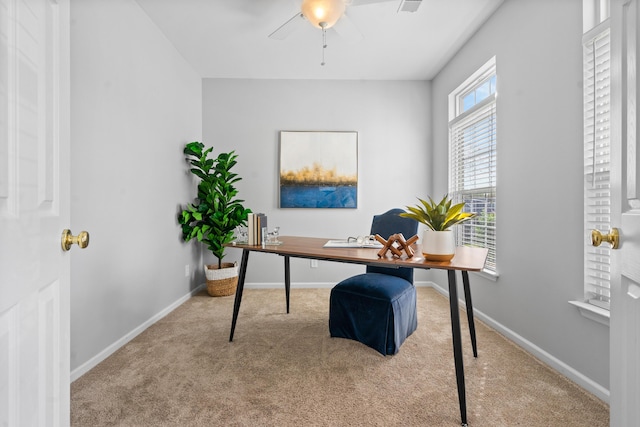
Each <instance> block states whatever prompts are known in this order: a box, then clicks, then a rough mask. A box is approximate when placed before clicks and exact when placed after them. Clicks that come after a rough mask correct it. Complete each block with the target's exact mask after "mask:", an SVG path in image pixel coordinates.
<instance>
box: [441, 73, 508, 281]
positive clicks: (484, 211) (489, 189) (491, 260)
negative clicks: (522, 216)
mask: <svg viewBox="0 0 640 427" xmlns="http://www.w3.org/2000/svg"><path fill="white" fill-rule="evenodd" d="M489 65H490V66H489V67H488V69H487V66H486V65H485V67H484V70H482V77H481V78H480V79H477V80H475V82H476V83H474V84H472V86H471V88H470V89H469V86H468V85H463V86H462V87H461V88H459V90H458V91H457V92H454V93H453V94H452V95H454V96H452V97H450V100H451V101H454V102H456V104H457V108H456V112H457V113H458V114H457V116H456V117H455V118H453V119H452V120H451V121H450V122H449V195H450V196H451V197H452V198H453V199H454V202H455V203H459V202H465V211H466V212H475V213H476V214H477V215H476V217H475V218H473V219H472V220H470V221H467V222H464V223H462V224H459V225H457V226H456V227H455V229H456V230H455V231H456V239H457V242H456V243H457V244H458V245H464V246H476V247H484V248H487V249H489V255H488V257H487V262H486V264H485V271H486V272H488V273H491V274H497V269H496V167H497V163H496V91H495V84H496V75H495V62H493V63H491V64H489ZM474 91H475V92H476V96H475V101H474V102H473V105H469V99H468V98H469V94H470V93H473V92H474ZM479 94H482V95H481V96H479ZM461 101H462V102H461ZM462 111H463V112H462Z"/></svg>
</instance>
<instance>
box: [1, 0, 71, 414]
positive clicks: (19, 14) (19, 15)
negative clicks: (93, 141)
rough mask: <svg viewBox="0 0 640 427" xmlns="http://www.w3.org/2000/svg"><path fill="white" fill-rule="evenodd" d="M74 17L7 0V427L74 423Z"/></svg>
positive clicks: (63, 1)
mask: <svg viewBox="0 0 640 427" xmlns="http://www.w3.org/2000/svg"><path fill="white" fill-rule="evenodd" d="M68 17H69V3H68V0H0V242H2V244H1V245H0V425H9V426H13V425H16V426H18V425H67V424H68V422H69V421H68V420H69V256H68V255H65V254H64V252H63V251H62V249H61V246H60V238H61V234H62V230H63V229H64V228H67V227H68V225H69V173H68V156H69V154H68V150H69V64H68V62H69V36H68V33H69V18H68Z"/></svg>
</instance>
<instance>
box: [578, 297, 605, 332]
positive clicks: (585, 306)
mask: <svg viewBox="0 0 640 427" xmlns="http://www.w3.org/2000/svg"><path fill="white" fill-rule="evenodd" d="M569 304H571V305H573V306H575V307H577V308H578V310H580V314H581V315H583V316H584V317H586V318H587V319H591V320H593V321H594V322H598V323H601V324H603V325H605V326H609V317H610V312H609V310H605V309H604V308H600V307H597V306H595V305H593V304H589V303H587V302H582V301H569Z"/></svg>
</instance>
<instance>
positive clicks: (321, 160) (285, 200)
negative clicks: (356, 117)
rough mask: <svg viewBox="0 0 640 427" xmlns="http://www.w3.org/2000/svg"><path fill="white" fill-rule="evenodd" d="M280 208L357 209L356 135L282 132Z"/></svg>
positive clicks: (348, 133)
mask: <svg viewBox="0 0 640 427" xmlns="http://www.w3.org/2000/svg"><path fill="white" fill-rule="evenodd" d="M280 207H281V208H353V209H355V208H357V207H358V133H357V132H301V131H298V132H290V131H282V132H280Z"/></svg>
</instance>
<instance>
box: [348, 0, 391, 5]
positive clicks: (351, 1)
mask: <svg viewBox="0 0 640 427" xmlns="http://www.w3.org/2000/svg"><path fill="white" fill-rule="evenodd" d="M388 1H395V0H345V3H346V5H347V6H362V5H365V4H372V3H384V2H388Z"/></svg>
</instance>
